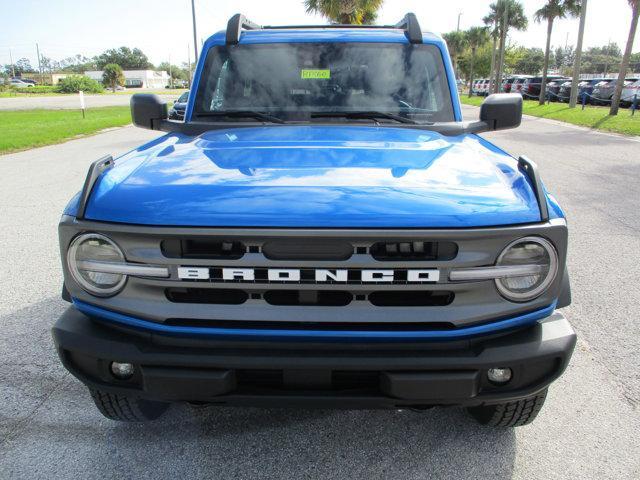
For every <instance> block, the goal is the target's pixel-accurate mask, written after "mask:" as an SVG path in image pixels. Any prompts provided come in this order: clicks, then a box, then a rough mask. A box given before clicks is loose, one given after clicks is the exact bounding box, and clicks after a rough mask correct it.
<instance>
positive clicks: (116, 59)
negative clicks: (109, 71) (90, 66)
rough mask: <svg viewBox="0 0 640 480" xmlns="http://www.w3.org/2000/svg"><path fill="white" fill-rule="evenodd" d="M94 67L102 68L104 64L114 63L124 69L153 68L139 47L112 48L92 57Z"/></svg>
mask: <svg viewBox="0 0 640 480" xmlns="http://www.w3.org/2000/svg"><path fill="white" fill-rule="evenodd" d="M94 60H95V62H96V67H97V68H98V69H99V70H104V68H105V66H106V65H109V64H112V63H115V64H117V65H120V67H122V69H124V70H146V69H148V68H153V64H151V63H150V62H149V59H148V58H147V56H146V55H145V54H144V53H142V50H140V49H139V48H134V49H133V50H132V49H130V48H129V47H120V48H112V49H110V50H107V51H106V52H104V53H102V54H101V55H98V56H97V57H95V58H94Z"/></svg>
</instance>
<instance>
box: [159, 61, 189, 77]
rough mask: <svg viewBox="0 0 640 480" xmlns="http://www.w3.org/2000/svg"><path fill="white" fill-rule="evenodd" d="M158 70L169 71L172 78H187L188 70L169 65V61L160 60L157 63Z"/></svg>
mask: <svg viewBox="0 0 640 480" xmlns="http://www.w3.org/2000/svg"><path fill="white" fill-rule="evenodd" d="M158 70H160V71H165V72H167V73H169V74H170V75H171V78H172V79H173V80H187V78H188V77H189V71H188V70H185V69H184V68H182V67H179V66H177V65H169V62H162V63H161V64H160V65H158Z"/></svg>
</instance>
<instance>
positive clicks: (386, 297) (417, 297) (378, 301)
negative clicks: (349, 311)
mask: <svg viewBox="0 0 640 480" xmlns="http://www.w3.org/2000/svg"><path fill="white" fill-rule="evenodd" d="M453 298H454V294H453V292H445V291H442V292H441V291H437V292H429V291H423V290H416V291H395V290H389V291H382V292H373V293H371V294H369V301H370V302H371V303H372V304H373V305H375V306H376V307H444V306H446V305H449V304H450V303H451V302H453Z"/></svg>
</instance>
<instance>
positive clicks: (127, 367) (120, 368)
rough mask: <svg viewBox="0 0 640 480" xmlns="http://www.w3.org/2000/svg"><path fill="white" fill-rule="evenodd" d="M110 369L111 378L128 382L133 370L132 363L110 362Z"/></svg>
mask: <svg viewBox="0 0 640 480" xmlns="http://www.w3.org/2000/svg"><path fill="white" fill-rule="evenodd" d="M110 369H111V373H112V374H113V376H114V377H116V378H118V379H120V380H128V379H129V378H131V377H133V372H134V368H133V364H132V363H120V362H111V366H110Z"/></svg>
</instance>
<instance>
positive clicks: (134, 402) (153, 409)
mask: <svg viewBox="0 0 640 480" xmlns="http://www.w3.org/2000/svg"><path fill="white" fill-rule="evenodd" d="M90 392H91V396H92V397H93V401H94V402H95V404H96V407H98V410H100V413H102V415H104V416H105V417H107V418H109V419H111V420H118V421H120V422H146V421H149V420H155V419H156V418H158V417H160V415H162V414H163V413H164V412H165V410H166V409H167V408H169V404H168V403H163V402H153V401H150V400H143V399H141V398H135V397H128V396H125V395H118V394H115V393H108V392H103V391H100V390H90Z"/></svg>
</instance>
